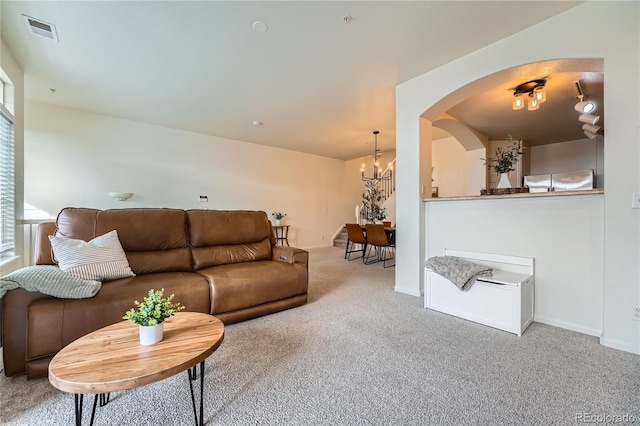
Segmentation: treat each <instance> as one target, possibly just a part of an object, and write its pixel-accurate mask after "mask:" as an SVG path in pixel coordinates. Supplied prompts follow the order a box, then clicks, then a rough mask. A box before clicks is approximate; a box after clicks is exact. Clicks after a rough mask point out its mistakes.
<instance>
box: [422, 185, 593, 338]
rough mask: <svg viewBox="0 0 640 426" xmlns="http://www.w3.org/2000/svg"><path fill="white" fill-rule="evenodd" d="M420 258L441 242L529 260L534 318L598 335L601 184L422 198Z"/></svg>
mask: <svg viewBox="0 0 640 426" xmlns="http://www.w3.org/2000/svg"><path fill="white" fill-rule="evenodd" d="M423 201H424V208H425V248H426V258H425V259H424V260H425V261H426V259H428V258H429V257H432V256H440V255H442V253H443V250H444V249H446V248H449V249H451V248H455V249H459V250H468V251H476V252H483V253H495V254H502V255H509V256H521V257H532V258H535V259H536V263H535V269H536V270H535V277H536V292H535V314H534V321H537V322H541V323H545V324H549V325H553V326H558V327H562V328H566V329H569V330H574V331H578V332H581V333H585V334H589V335H592V336H600V335H601V333H602V306H603V287H604V284H603V280H604V273H603V270H604V192H603V190H602V189H595V190H582V191H563V192H538V193H517V194H507V195H485V196H479V195H478V196H462V197H451V198H429V199H424V200H423Z"/></svg>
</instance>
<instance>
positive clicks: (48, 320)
mask: <svg viewBox="0 0 640 426" xmlns="http://www.w3.org/2000/svg"><path fill="white" fill-rule="evenodd" d="M152 288H153V289H156V290H160V289H161V288H164V294H165V295H171V294H175V297H174V299H173V300H174V302H176V303H177V302H180V304H181V305H184V306H185V310H186V311H189V312H204V313H208V312H209V291H210V290H209V284H208V283H207V280H205V279H204V278H203V277H202V276H201V275H198V274H195V273H193V272H165V273H160V274H147V275H138V276H135V277H130V278H123V279H120V280H115V281H109V282H105V283H103V284H102V288H101V289H100V291H99V292H98V294H96V295H95V296H94V297H93V298H91V299H76V300H71V299H53V298H47V299H42V300H37V301H34V302H32V303H31V304H30V305H29V307H28V308H27V323H28V326H27V336H26V337H27V347H26V358H27V360H33V359H37V358H40V357H43V356H47V355H52V354H55V353H56V352H57V351H59V350H60V349H62V347H64V346H65V345H68V344H69V343H71V342H72V341H74V340H75V339H77V338H79V337H81V336H84V335H85V334H87V333H90V332H92V331H94V330H97V329H99V328H101V327H104V326H107V325H109V324H114V323H116V322H119V321H124V320H123V319H122V317H123V316H124V314H125V312H126V311H128V310H129V309H131V308H133V307H134V305H133V301H134V300H142V299H143V298H144V296H146V295H147V294H148V293H149V290H150V289H152ZM168 321H171V320H170V319H169V320H168Z"/></svg>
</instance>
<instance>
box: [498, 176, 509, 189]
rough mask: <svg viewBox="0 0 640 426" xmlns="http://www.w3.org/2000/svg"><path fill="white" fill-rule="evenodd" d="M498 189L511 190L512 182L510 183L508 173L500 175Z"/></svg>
mask: <svg viewBox="0 0 640 426" xmlns="http://www.w3.org/2000/svg"><path fill="white" fill-rule="evenodd" d="M498 188H511V182H510V181H509V174H508V173H500V181H499V182H498Z"/></svg>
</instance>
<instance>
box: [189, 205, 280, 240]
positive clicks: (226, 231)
mask: <svg viewBox="0 0 640 426" xmlns="http://www.w3.org/2000/svg"><path fill="white" fill-rule="evenodd" d="M187 219H188V221H189V241H190V243H191V246H192V247H207V246H221V245H232V244H250V243H257V242H259V241H262V240H264V239H265V238H267V239H269V240H270V239H271V237H272V234H273V232H272V231H271V223H270V222H269V219H268V218H267V214H266V213H265V212H261V211H242V210H233V211H228V210H187Z"/></svg>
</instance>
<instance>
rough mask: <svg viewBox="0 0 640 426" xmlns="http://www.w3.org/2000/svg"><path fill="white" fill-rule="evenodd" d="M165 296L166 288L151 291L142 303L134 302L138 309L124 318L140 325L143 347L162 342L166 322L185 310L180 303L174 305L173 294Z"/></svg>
mask: <svg viewBox="0 0 640 426" xmlns="http://www.w3.org/2000/svg"><path fill="white" fill-rule="evenodd" d="M163 296H164V288H163V289H162V290H158V291H155V290H154V289H151V290H149V294H148V295H147V296H145V298H144V299H142V303H141V302H138V301H137V300H136V301H134V302H133V304H134V305H135V306H137V308H138V309H137V310H136V308H131V309H130V310H128V311H127V313H126V314H125V315H124V316H123V317H122V318H123V319H127V320H129V321H131V322H134V323H136V324H138V326H139V331H140V344H141V345H153V344H154V343H158V342H159V341H160V340H162V332H163V323H164V320H166V319H167V318H169V317H170V316H172V315H173V314H175V313H176V312H180V311H182V310H183V309H184V308H185V307H184V306H182V305H180V303H173V296H174V295H173V294H172V295H171V296H169V297H166V298H165V297H163Z"/></svg>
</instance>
